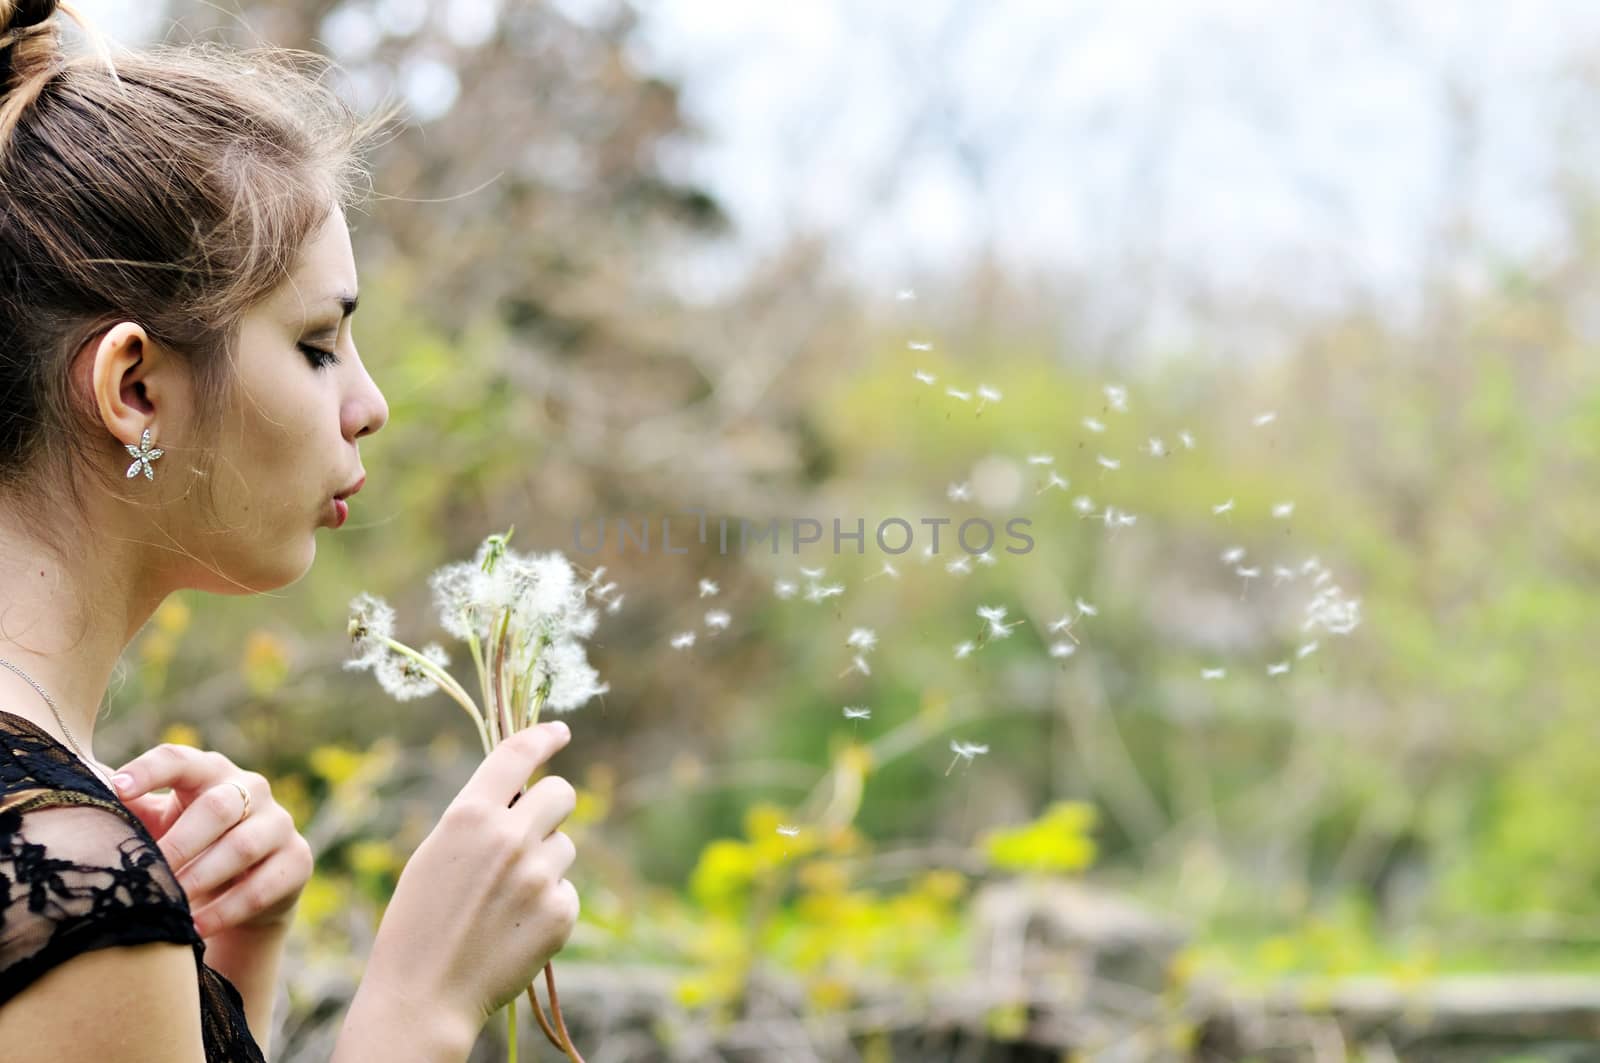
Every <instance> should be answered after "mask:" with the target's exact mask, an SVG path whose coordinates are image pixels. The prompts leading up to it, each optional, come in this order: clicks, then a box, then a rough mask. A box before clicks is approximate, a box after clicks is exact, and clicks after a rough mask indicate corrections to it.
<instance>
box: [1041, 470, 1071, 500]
mask: <svg viewBox="0 0 1600 1063" xmlns="http://www.w3.org/2000/svg"><path fill="white" fill-rule="evenodd" d="M1071 486H1072V481H1070V480H1063V479H1062V478H1061V475H1060V474H1059V473H1057V472H1056V471H1055V470H1054V469H1051V470H1050V478H1049V479H1048V480H1046V481H1045V485H1044V486H1043V487H1041V488H1039V489H1038V490H1037V491H1035V492H1034V494H1036V495H1042V494H1044V493H1045V492H1046V491H1048V490H1050V488H1052V487H1059V488H1061V490H1063V491H1065V490H1066V489H1067V488H1069V487H1071Z"/></svg>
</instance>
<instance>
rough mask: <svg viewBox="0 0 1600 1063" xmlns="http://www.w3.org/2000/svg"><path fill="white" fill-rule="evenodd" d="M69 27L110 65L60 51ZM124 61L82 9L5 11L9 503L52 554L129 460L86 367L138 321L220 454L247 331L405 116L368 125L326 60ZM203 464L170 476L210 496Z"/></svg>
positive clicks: (247, 55) (3, 202) (172, 53)
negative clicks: (374, 147)
mask: <svg viewBox="0 0 1600 1063" xmlns="http://www.w3.org/2000/svg"><path fill="white" fill-rule="evenodd" d="M57 10H60V11H61V12H63V13H65V14H67V15H68V16H70V17H71V18H72V19H73V20H74V21H75V22H76V23H78V25H79V26H80V27H82V29H83V30H84V31H85V33H86V35H87V36H88V38H89V39H90V41H91V43H92V44H93V46H94V51H95V53H96V54H94V55H84V56H73V57H68V56H67V55H65V54H64V53H63V51H62V48H61V40H60V30H59V20H57V19H54V18H53V17H52V16H54V14H55V13H56V12H57ZM117 53H118V54H117V55H116V56H115V57H113V55H112V47H111V46H110V44H109V42H107V40H106V39H105V38H104V36H103V35H101V34H100V33H99V32H98V31H97V30H96V29H95V28H94V27H93V26H91V25H90V22H89V21H88V20H87V19H86V18H85V17H84V16H83V15H82V13H81V12H79V11H78V10H77V8H76V7H75V5H74V4H72V3H71V2H69V0H0V499H3V500H4V501H5V502H6V503H8V504H9V505H8V508H9V509H10V511H11V512H14V513H16V514H17V516H18V517H19V519H21V520H22V521H23V522H24V523H25V524H26V525H28V526H29V527H30V528H31V529H32V530H33V531H35V532H36V533H38V535H37V538H38V539H39V541H40V542H43V543H47V544H50V543H54V544H61V543H62V541H63V538H64V536H63V535H62V531H63V529H62V528H61V513H62V512H63V511H64V510H65V511H68V512H72V513H75V514H77V515H78V517H79V518H80V521H79V526H80V527H81V526H82V525H83V524H84V523H86V507H85V505H84V495H83V492H82V488H83V485H84V483H85V482H88V483H93V482H96V481H98V482H100V483H102V484H105V486H107V488H108V489H109V488H110V486H111V483H113V482H115V481H119V480H121V479H122V477H123V469H124V467H125V466H126V463H127V459H126V457H125V456H123V455H124V451H123V449H122V446H121V444H120V442H119V441H117V440H115V439H112V438H110V435H109V433H108V432H106V431H105V429H104V426H103V423H102V422H101V421H100V420H99V419H98V417H97V416H95V411H94V406H93V400H92V398H90V397H89V396H87V395H84V394H81V393H76V392H81V389H76V388H74V386H73V382H72V380H71V378H70V374H69V366H70V364H71V361H72V359H73V357H74V355H75V354H76V353H77V352H78V351H79V350H81V349H82V348H83V346H84V345H85V344H86V343H88V342H90V341H91V340H93V339H95V338H96V337H97V336H98V335H99V334H101V333H103V332H104V331H106V330H108V329H110V328H111V327H112V326H113V325H115V324H116V323H117V322H119V321H135V322H138V323H139V324H140V325H142V326H143V327H144V329H145V331H146V332H147V333H148V335H149V336H150V338H151V339H152V340H153V341H155V342H156V343H159V344H161V345H162V346H163V347H165V348H168V349H170V350H171V351H173V352H174V353H175V354H176V355H177V356H178V357H179V358H180V359H182V361H183V362H184V363H185V364H186V365H187V366H188V367H189V369H190V371H191V372H192V374H193V379H194V394H195V407H196V408H195V410H194V411H193V412H194V415H195V416H196V418H197V425H198V428H197V437H198V438H200V439H213V438H215V436H216V433H217V432H218V431H219V430H220V427H221V417H222V414H223V412H224V411H225V410H226V409H227V408H228V406H229V401H228V400H229V399H230V397H231V396H232V395H233V382H234V374H233V371H232V367H233V364H234V350H233V347H234V342H235V340H236V339H237V336H238V326H239V323H240V319H241V318H242V316H243V315H244V314H245V312H246V311H247V310H249V309H250V308H251V307H252V306H254V305H255V304H256V303H258V302H259V301H260V300H261V299H262V298H264V297H265V296H266V295H267V294H269V293H270V292H272V291H273V290H274V289H275V288H277V287H278V286H279V285H280V284H281V283H282V282H283V281H284V280H285V279H286V278H287V276H288V275H289V272H290V271H291V269H292V268H293V266H294V264H295V262H296V261H297V258H298V255H299V252H300V249H301V246H302V244H303V243H304V242H305V240H306V238H307V237H308V236H309V235H311V234H312V233H313V232H314V231H315V230H316V229H317V228H318V226H319V225H320V224H321V223H322V222H323V221H325V220H326V219H327V217H328V214H329V212H330V210H331V209H332V208H333V207H334V205H335V204H337V205H339V206H341V207H343V208H345V209H349V208H350V207H353V206H355V205H357V203H358V202H359V201H360V196H358V192H360V191H361V185H362V184H363V183H366V179H367V178H368V174H367V172H366V170H365V169H364V167H363V165H362V163H361V161H360V156H361V154H362V150H363V149H364V148H365V146H366V145H367V143H368V142H369V141H370V140H371V139H372V137H373V135H374V134H375V133H376V132H378V131H379V130H380V129H382V128H383V126H384V125H385V124H386V123H387V122H388V120H389V119H390V118H391V117H392V116H393V113H394V110H395V108H393V107H391V108H389V109H386V110H384V111H383V112H381V113H378V114H375V115H373V116H371V117H368V118H366V119H363V118H361V117H360V116H358V115H357V114H355V113H353V112H352V111H351V109H350V108H349V107H347V106H346V105H345V104H344V102H343V101H342V100H341V99H340V98H339V96H338V95H337V94H336V93H335V92H334V91H333V90H332V89H330V88H329V87H328V86H327V85H325V84H324V83H323V82H322V81H321V80H320V75H321V74H322V73H325V72H326V69H327V67H328V66H329V65H331V64H330V62H329V61H328V60H325V59H324V58H323V57H321V56H318V55H316V54H315V53H312V52H305V51H299V50H295V49H284V48H272V47H256V48H247V49H235V48H230V47H226V46H223V45H220V44H215V43H208V42H195V43H190V44H185V45H156V46H152V47H149V48H145V49H142V50H139V51H129V50H127V49H121V48H119V49H117ZM368 187H369V188H370V184H369V185H368ZM156 442H157V444H158V445H159V444H160V442H161V441H160V440H157V441H156ZM112 450H114V451H115V452H116V456H115V460H107V458H106V456H105V455H106V453H107V452H109V451H112ZM194 458H195V461H194V462H192V463H190V462H185V461H180V462H170V463H168V465H167V467H168V468H171V469H174V470H178V469H184V468H185V467H186V465H188V464H196V465H197V466H198V468H197V469H196V471H197V472H199V474H200V475H201V477H202V478H203V479H204V481H205V483H206V485H207V486H209V484H210V482H211V480H212V477H210V476H209V475H207V474H206V472H207V470H208V469H209V468H210V457H209V454H208V453H204V452H202V453H200V454H197V455H194Z"/></svg>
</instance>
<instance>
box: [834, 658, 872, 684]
mask: <svg viewBox="0 0 1600 1063" xmlns="http://www.w3.org/2000/svg"><path fill="white" fill-rule="evenodd" d="M851 672H860V673H861V674H862V675H871V674H872V669H871V668H870V667H868V665H867V659H866V658H865V657H863V656H861V655H860V654H859V653H858V654H856V655H855V657H853V658H851V660H850V667H849V668H846V669H845V670H844V671H842V672H840V673H839V678H840V679H843V678H844V677H845V676H847V675H849V674H850V673H851Z"/></svg>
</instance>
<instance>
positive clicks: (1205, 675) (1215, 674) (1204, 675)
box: [1200, 668, 1228, 679]
mask: <svg viewBox="0 0 1600 1063" xmlns="http://www.w3.org/2000/svg"><path fill="white" fill-rule="evenodd" d="M1227 676H1228V670H1227V669H1226V668H1202V669H1200V678H1201V679H1226V678H1227Z"/></svg>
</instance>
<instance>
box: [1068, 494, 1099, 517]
mask: <svg viewBox="0 0 1600 1063" xmlns="http://www.w3.org/2000/svg"><path fill="white" fill-rule="evenodd" d="M1072 508H1073V509H1075V510H1077V511H1078V512H1079V513H1082V514H1084V515H1085V516H1087V515H1088V514H1090V513H1093V512H1094V499H1092V498H1090V497H1089V496H1088V495H1079V496H1078V497H1077V498H1074V499H1073V500H1072Z"/></svg>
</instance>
